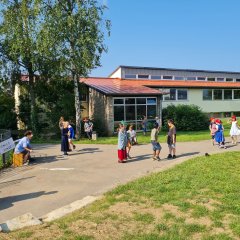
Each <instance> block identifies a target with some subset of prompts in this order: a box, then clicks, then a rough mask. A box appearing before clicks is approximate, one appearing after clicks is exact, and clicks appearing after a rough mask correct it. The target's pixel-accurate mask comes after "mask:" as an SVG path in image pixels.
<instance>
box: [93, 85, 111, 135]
mask: <svg viewBox="0 0 240 240" xmlns="http://www.w3.org/2000/svg"><path fill="white" fill-rule="evenodd" d="M89 117H90V119H93V120H94V121H97V122H98V124H101V128H102V129H104V130H103V131H104V132H103V133H102V134H107V135H108V136H111V135H112V134H113V128H114V122H113V98H112V97H111V96H106V95H104V94H102V93H100V92H97V91H96V90H94V89H90V90H89ZM98 134H99V133H98Z"/></svg>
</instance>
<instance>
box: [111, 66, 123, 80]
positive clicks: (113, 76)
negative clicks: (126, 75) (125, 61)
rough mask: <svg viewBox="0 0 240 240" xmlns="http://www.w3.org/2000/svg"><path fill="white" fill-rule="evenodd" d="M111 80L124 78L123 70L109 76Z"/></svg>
mask: <svg viewBox="0 0 240 240" xmlns="http://www.w3.org/2000/svg"><path fill="white" fill-rule="evenodd" d="M109 77H110V78H122V69H121V68H119V69H118V70H117V71H116V72H114V73H113V74H111V75H110V76H109Z"/></svg>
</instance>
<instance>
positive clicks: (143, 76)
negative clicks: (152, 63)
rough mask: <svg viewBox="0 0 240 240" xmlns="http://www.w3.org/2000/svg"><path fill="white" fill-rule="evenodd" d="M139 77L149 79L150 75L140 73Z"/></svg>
mask: <svg viewBox="0 0 240 240" xmlns="http://www.w3.org/2000/svg"><path fill="white" fill-rule="evenodd" d="M138 78H141V79H148V78H149V75H143V74H138Z"/></svg>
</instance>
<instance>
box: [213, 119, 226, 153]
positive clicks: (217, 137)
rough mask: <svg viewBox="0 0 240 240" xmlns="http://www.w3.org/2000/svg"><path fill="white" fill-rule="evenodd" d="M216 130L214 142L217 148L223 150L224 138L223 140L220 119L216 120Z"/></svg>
mask: <svg viewBox="0 0 240 240" xmlns="http://www.w3.org/2000/svg"><path fill="white" fill-rule="evenodd" d="M215 122H216V128H217V131H216V133H215V141H216V142H217V143H218V146H219V148H225V149H226V146H225V138H224V133H223V131H224V127H223V125H222V121H221V120H220V119H216V121H215Z"/></svg>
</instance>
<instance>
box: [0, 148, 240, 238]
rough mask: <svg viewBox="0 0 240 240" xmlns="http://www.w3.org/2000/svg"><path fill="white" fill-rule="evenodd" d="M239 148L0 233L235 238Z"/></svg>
mask: <svg viewBox="0 0 240 240" xmlns="http://www.w3.org/2000/svg"><path fill="white" fill-rule="evenodd" d="M239 159H240V152H227V153H222V154H216V155H212V156H209V157H197V158H194V159H191V160H189V161H187V162H185V163H183V164H180V165H177V166H175V167H174V168H172V169H169V170H167V171H164V172H159V173H154V174H151V175H148V176H146V177H143V178H140V179H138V180H135V181H133V182H130V183H128V184H126V185H121V186H119V187H117V188H116V189H114V190H113V191H111V192H108V193H107V194H105V196H104V197H103V199H101V200H99V201H97V202H95V203H94V204H92V205H89V206H87V207H86V208H83V209H81V210H79V211H76V212H74V213H73V214H70V215H68V216H66V217H64V218H62V219H60V220H58V221H54V222H52V223H48V224H44V225H42V226H38V227H31V228H25V229H23V230H20V231H17V232H13V233H10V234H0V239H7V240H9V239H11V240H12V239H44V240H45V239H58V240H91V239H99V240H105V239H114V240H115V239H121V240H157V239H161V240H187V239H194V240H195V239H203V240H229V239H240V191H239V186H240V161H239Z"/></svg>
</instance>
